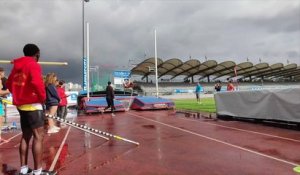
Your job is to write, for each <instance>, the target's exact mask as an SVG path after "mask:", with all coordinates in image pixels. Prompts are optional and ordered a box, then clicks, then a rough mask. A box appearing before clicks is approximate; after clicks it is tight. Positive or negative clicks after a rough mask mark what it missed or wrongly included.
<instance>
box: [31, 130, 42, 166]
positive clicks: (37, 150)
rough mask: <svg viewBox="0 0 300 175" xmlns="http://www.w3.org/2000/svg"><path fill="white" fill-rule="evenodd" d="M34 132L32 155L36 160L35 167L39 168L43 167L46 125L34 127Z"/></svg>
mask: <svg viewBox="0 0 300 175" xmlns="http://www.w3.org/2000/svg"><path fill="white" fill-rule="evenodd" d="M32 132H33V142H32V155H33V160H34V169H35V170H37V169H39V168H41V167H42V159H43V140H44V127H39V128H36V129H33V131H32Z"/></svg>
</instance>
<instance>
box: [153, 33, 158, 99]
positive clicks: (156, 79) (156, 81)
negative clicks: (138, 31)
mask: <svg viewBox="0 0 300 175" xmlns="http://www.w3.org/2000/svg"><path fill="white" fill-rule="evenodd" d="M154 47H155V48H154V50H155V86H156V97H158V78H157V77H158V75H157V45H156V30H154Z"/></svg>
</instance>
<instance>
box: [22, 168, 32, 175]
mask: <svg viewBox="0 0 300 175" xmlns="http://www.w3.org/2000/svg"><path fill="white" fill-rule="evenodd" d="M31 172H32V169H30V168H28V170H27V173H26V174H31ZM19 175H25V174H23V173H19Z"/></svg>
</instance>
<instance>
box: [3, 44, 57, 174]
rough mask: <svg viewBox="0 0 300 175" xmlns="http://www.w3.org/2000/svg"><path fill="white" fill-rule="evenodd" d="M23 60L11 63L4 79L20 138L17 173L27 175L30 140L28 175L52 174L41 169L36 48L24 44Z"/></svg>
mask: <svg viewBox="0 0 300 175" xmlns="http://www.w3.org/2000/svg"><path fill="white" fill-rule="evenodd" d="M23 52H24V55H25V56H24V57H21V58H18V59H15V60H14V61H13V64H14V66H13V69H12V71H11V73H10V75H9V77H8V80H7V82H6V86H7V88H8V89H9V91H10V92H11V93H12V95H13V104H14V105H16V106H17V108H18V111H19V113H20V120H21V121H20V123H21V129H22V138H21V141H20V147H19V153H20V159H21V161H20V162H21V169H20V173H19V174H27V173H31V170H30V169H29V168H28V152H29V151H28V149H29V143H30V140H31V137H32V136H33V142H32V155H33V160H34V170H33V172H32V174H34V175H41V174H46V173H47V174H49V175H51V174H55V172H48V171H45V170H42V159H43V139H44V132H45V131H44V116H45V115H44V112H43V104H44V102H45V100H46V92H45V86H44V82H43V79H42V70H41V67H40V65H39V64H38V63H37V62H38V61H39V58H40V49H39V48H38V47H37V46H36V45H35V44H26V45H25V46H24V48H23Z"/></svg>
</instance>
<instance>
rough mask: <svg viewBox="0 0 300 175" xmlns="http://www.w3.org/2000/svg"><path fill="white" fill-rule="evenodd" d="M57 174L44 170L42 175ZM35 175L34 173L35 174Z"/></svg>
mask: <svg viewBox="0 0 300 175" xmlns="http://www.w3.org/2000/svg"><path fill="white" fill-rule="evenodd" d="M56 174H57V172H56V171H47V170H42V172H41V174H40V175H56ZM33 175H34V173H33Z"/></svg>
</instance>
